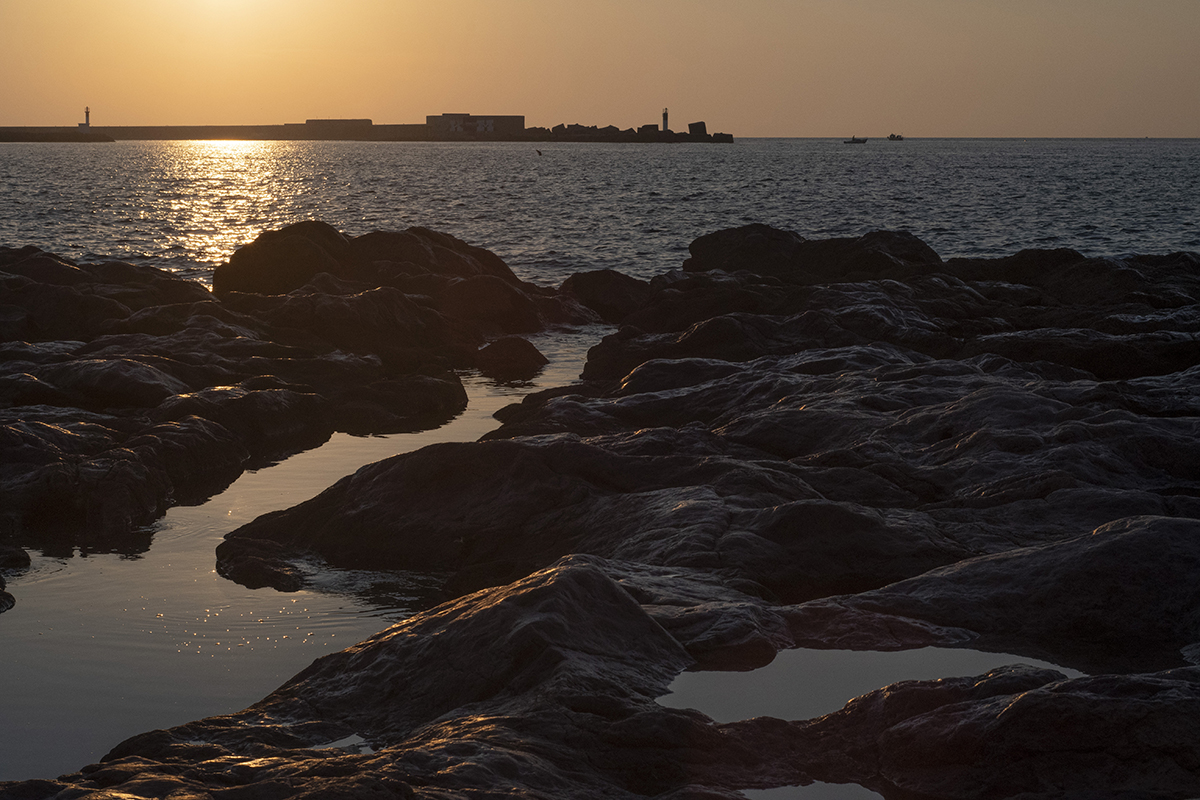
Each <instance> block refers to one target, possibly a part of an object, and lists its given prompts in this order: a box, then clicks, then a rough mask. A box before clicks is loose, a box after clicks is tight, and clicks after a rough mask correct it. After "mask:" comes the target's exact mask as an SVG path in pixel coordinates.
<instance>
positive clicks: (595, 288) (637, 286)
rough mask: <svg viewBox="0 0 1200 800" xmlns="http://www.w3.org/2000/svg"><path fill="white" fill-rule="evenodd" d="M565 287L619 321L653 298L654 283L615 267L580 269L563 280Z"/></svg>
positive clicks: (608, 318) (606, 317)
mask: <svg viewBox="0 0 1200 800" xmlns="http://www.w3.org/2000/svg"><path fill="white" fill-rule="evenodd" d="M562 291H564V292H566V293H568V294H571V295H573V296H575V297H576V298H578V300H579V302H580V303H582V304H583V305H585V306H587V307H588V308H590V309H592V310H593V311H595V312H596V313H597V314H599V315H600V318H601V319H603V320H604V321H605V322H611V323H618V322H620V321H621V320H623V319H625V318H626V317H628V316H629V315H630V314H632V313H633V312H634V311H637V310H638V309H639V308H641V307H642V306H643V305H644V304H645V303H646V301H647V300H649V299H650V294H651V291H652V290H651V288H650V284H649V283H648V282H646V281H643V280H638V279H637V278H631V277H629V276H628V275H623V274H621V273H620V272H617V271H616V270H612V269H600V270H593V271H592V272H577V273H575V274H574V275H572V276H571V277H569V278H567V279H566V280H565V281H563V284H562Z"/></svg>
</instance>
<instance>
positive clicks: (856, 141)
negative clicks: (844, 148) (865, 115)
mask: <svg viewBox="0 0 1200 800" xmlns="http://www.w3.org/2000/svg"><path fill="white" fill-rule="evenodd" d="M866 143H867V140H866V139H860V138H858V137H857V136H851V137H850V138H849V139H847V140H846V141H845V142H843V144H866Z"/></svg>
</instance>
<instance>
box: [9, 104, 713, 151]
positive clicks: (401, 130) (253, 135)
mask: <svg viewBox="0 0 1200 800" xmlns="http://www.w3.org/2000/svg"><path fill="white" fill-rule="evenodd" d="M86 113H87V120H88V121H86V122H82V123H80V124H79V125H78V126H76V127H74V128H70V127H5V128H0V142H113V141H130V140H159V141H169V140H192V139H200V140H210V139H223V140H228V139H232V140H246V141H352V142H666V143H675V142H715V143H724V144H728V143H732V142H733V135H732V134H728V133H709V132H708V126H707V124H706V123H704V122H702V121H701V122H691V123H688V129H687V132H686V133H685V132H681V131H673V130H671V128H670V127H669V125H668V119H667V113H666V110H665V109H664V111H663V122H662V127H661V128H660V127H659V126H658V125H657V124H655V123H650V124H646V125H641V126H639V127H637V128H625V129H622V128H618V127H617V126H615V125H606V126H604V127H599V126H597V125H578V124H571V125H565V124H563V125H555V126H554V127H553V128H544V127H533V128H527V127H525V117H524V115H520V114H514V115H492V116H477V115H474V114H437V115H430V116H427V117H426V118H425V122H423V123H411V124H395V125H393V124H383V125H376V124H375V122H374V121H373V120H370V119H309V120H305V121H304V122H302V123H285V124H283V125H103V126H101V125H92V124H91V115H90V110H89V111H88V112H86Z"/></svg>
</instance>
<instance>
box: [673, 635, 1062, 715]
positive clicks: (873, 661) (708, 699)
mask: <svg viewBox="0 0 1200 800" xmlns="http://www.w3.org/2000/svg"><path fill="white" fill-rule="evenodd" d="M1008 664H1028V665H1029V666H1033V667H1044V668H1046V669H1056V670H1058V671H1059V672H1061V673H1063V674H1064V675H1066V676H1067V677H1071V678H1077V677H1080V676H1081V675H1083V673H1081V672H1077V671H1075V670H1072V669H1067V668H1065V667H1059V666H1056V665H1054V664H1051V663H1049V662H1046V661H1038V660H1037V659H1033V658H1025V657H1024V656H1014V655H1008V654H1006V653H985V652H982V651H980V650H965V649H960V648H953V649H951V648H945V647H922V648H918V649H916V650H894V651H875V650H809V649H806V648H797V649H795V650H783V651H781V652H780V653H779V654H778V655H777V656H776V657H775V660H774V661H772V662H771V663H770V664H768V665H767V666H765V667H762V668H761V669H756V670H753V671H751V672H684V673H683V674H681V675H680V676H679V677H678V678H676V679H675V682H674V683H672V684H671V693H670V694H668V695H666V696H665V697H660V698H659V700H658V702H659V703H661V704H662V705H664V706H668V707H670V708H694V709H696V710H698V711H701V712H703V713H704V714H707V715H708V716H709V717H712V718H713V719H714V720H716V721H717V722H734V721H736V720H741V719H750V718H751V717H777V718H779V719H788V720H799V719H813V718H815V717H820V716H824V715H825V714H831V713H833V712H834V711H837V710H838V709H840V708H841V707H842V706H844V705H845V704H846V703H847V702H848V701H850V700H852V699H854V698H855V697H858V696H859V695H863V694H866V693H867V692H870V691H873V690H875V689H880V688H882V687H884V686H887V685H888V684H892V683H897V682H899V681H928V680H937V679H939V678H953V677H961V676H970V675H982V674H983V673H985V672H987V671H988V670H992V669H995V668H997V667H1002V666H1005V665H1008Z"/></svg>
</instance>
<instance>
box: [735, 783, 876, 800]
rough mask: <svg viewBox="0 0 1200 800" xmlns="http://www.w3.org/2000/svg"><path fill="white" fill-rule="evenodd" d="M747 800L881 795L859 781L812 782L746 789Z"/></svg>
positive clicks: (846, 799)
mask: <svg viewBox="0 0 1200 800" xmlns="http://www.w3.org/2000/svg"><path fill="white" fill-rule="evenodd" d="M742 794H744V795H746V798H747V800H878V798H879V797H881V795H879V794H876V793H875V792H872V791H871V790H870V789H864V788H863V787H861V786H859V785H858V784H857V783H812V784H809V785H808V786H781V787H780V788H778V789H745V790H743V791H742Z"/></svg>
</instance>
